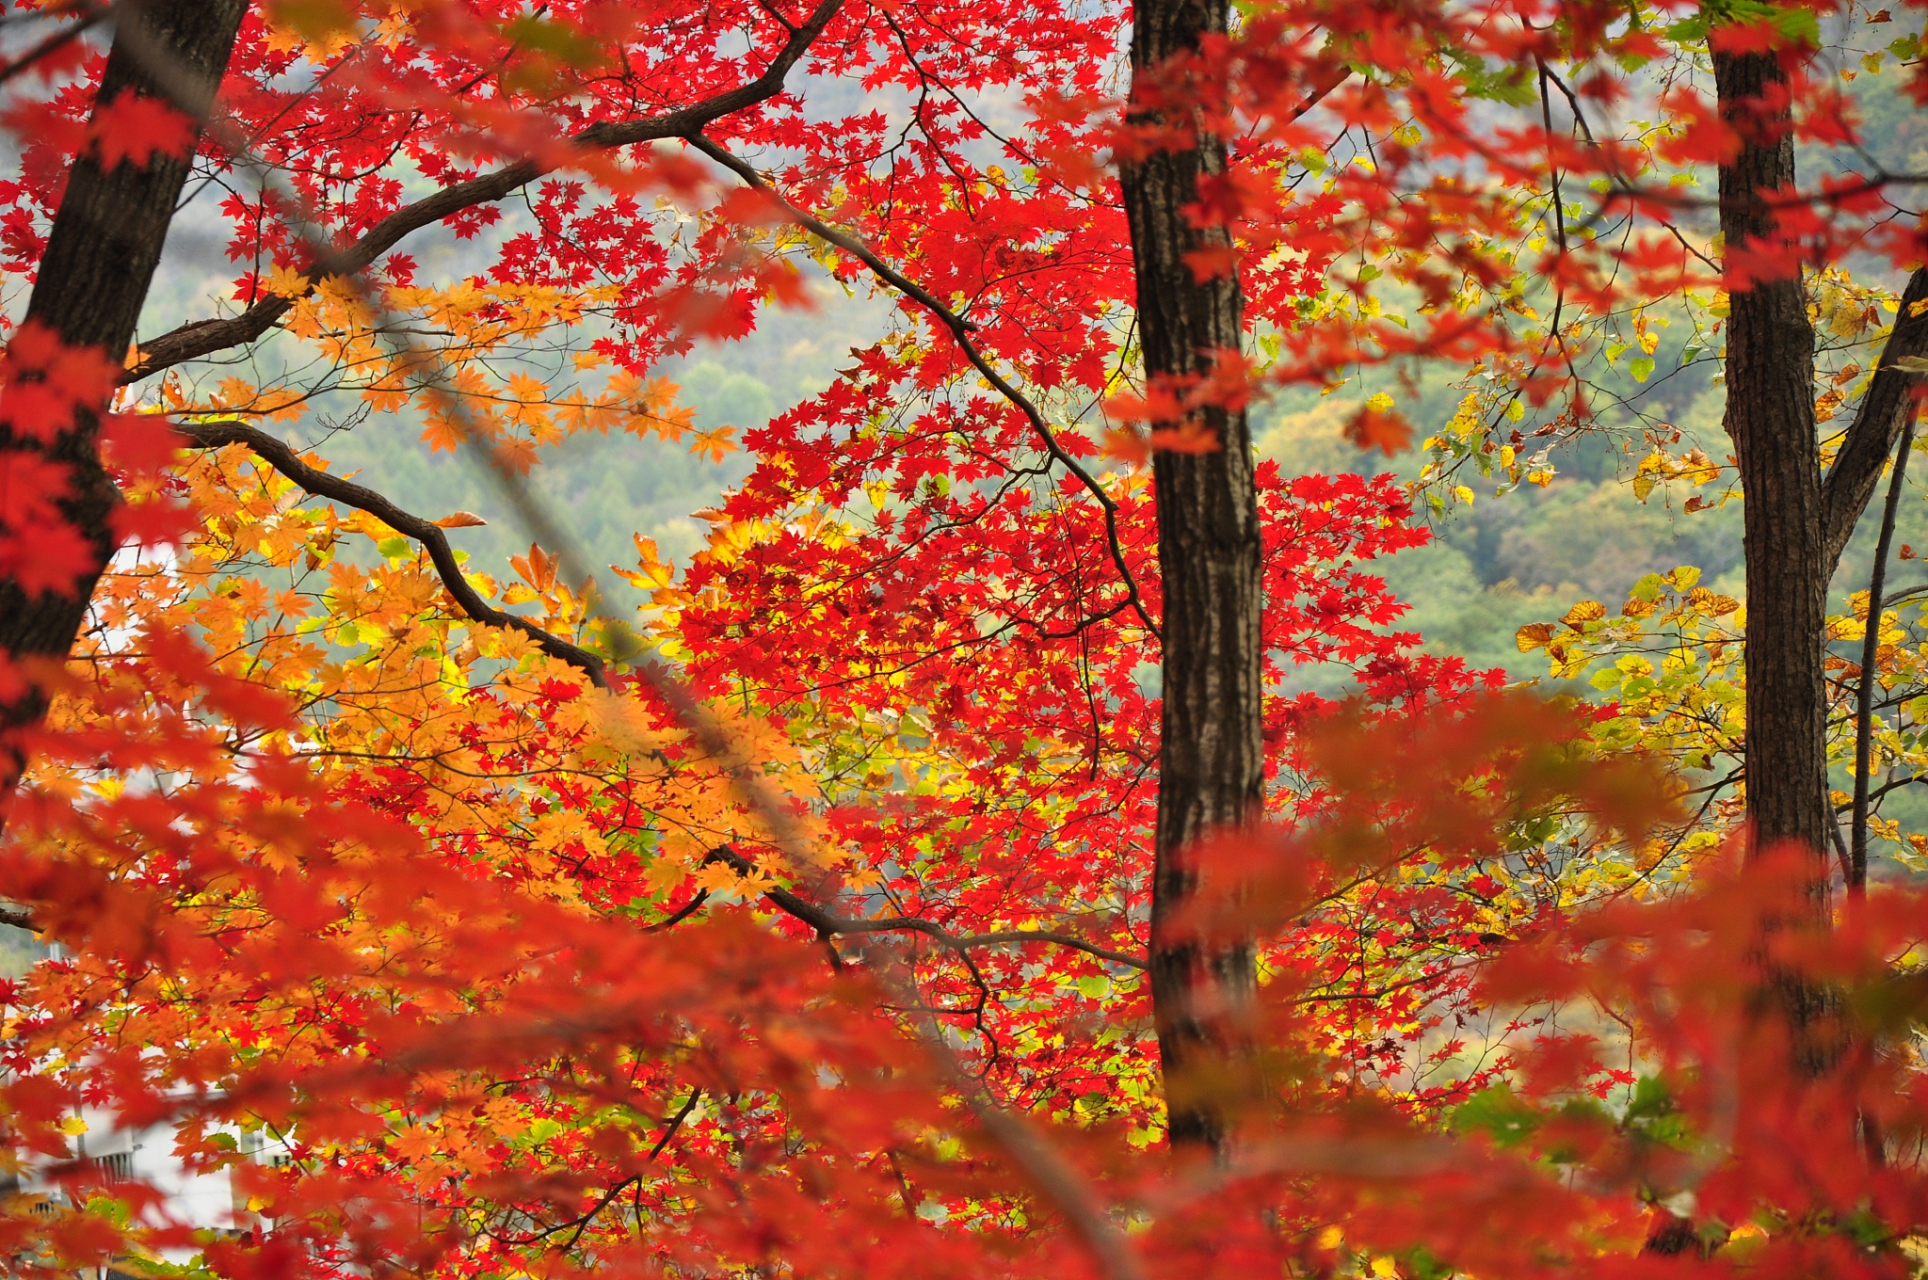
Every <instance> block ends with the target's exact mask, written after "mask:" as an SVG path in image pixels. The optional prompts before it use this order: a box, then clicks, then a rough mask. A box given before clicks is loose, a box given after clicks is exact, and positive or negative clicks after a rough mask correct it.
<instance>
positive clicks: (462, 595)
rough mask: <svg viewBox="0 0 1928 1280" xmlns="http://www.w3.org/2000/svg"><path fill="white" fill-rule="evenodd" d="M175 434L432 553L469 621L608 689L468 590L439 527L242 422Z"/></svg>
mask: <svg viewBox="0 0 1928 1280" xmlns="http://www.w3.org/2000/svg"><path fill="white" fill-rule="evenodd" d="M174 429H175V430H176V431H178V432H180V434H181V435H183V436H185V437H187V441H188V443H189V445H190V446H191V447H193V448H196V449H218V448H220V447H221V446H223V445H230V444H239V445H246V446H247V447H248V449H249V450H250V451H252V452H253V453H254V455H255V456H256V457H258V458H260V459H261V460H262V461H263V462H266V463H267V464H268V465H269V466H271V467H273V468H274V469H275V470H276V471H279V472H280V473H281V474H282V475H284V476H286V477H288V479H290V480H292V481H294V482H295V483H296V484H298V485H300V486H301V487H302V488H304V489H306V490H307V491H308V492H309V493H312V494H314V495H315V496H316V497H318V498H330V499H333V500H334V501H336V502H341V503H345V504H347V505H348V506H351V507H354V508H355V509H356V510H358V511H366V512H367V513H368V514H369V515H371V516H374V517H375V518H376V519H377V520H380V521H381V522H382V523H383V524H385V525H387V526H388V527H389V528H391V529H393V530H394V531H395V532H397V533H399V534H402V535H404V536H406V537H410V538H413V539H415V540H416V541H417V542H419V543H421V544H422V546H423V547H424V548H425V549H426V550H427V551H428V557H429V559H430V561H432V562H433V563H434V565H435V570H436V572H437V573H438V574H440V575H441V578H442V585H443V587H445V588H446V589H447V591H448V593H449V595H450V597H451V598H453V599H454V601H455V603H456V605H457V607H459V608H460V609H461V610H462V612H463V613H464V614H466V615H468V617H469V619H470V620H471V621H473V622H480V623H484V624H486V625H488V626H491V627H502V628H505V629H508V630H511V631H520V632H521V633H522V634H523V635H526V636H528V637H529V638H530V639H531V640H533V641H535V642H536V646H537V647H538V648H540V649H541V650H542V651H543V652H544V653H546V654H548V655H549V656H550V657H552V658H556V659H559V660H560V661H563V662H566V663H568V664H569V665H570V666H573V667H575V668H577V669H578V670H580V671H581V672H582V673H583V674H584V675H586V676H588V677H589V681H590V683H591V684H593V685H595V686H596V687H597V688H599V689H606V688H608V687H609V681H608V678H607V676H606V675H605V674H604V671H603V660H602V659H601V658H599V657H597V656H596V655H595V654H593V653H591V652H589V651H588V650H587V649H584V648H581V647H580V646H577V645H573V644H570V643H569V642H568V641H567V640H564V639H562V638H561V637H559V636H557V635H556V634H554V633H553V632H551V631H547V630H545V629H543V628H542V627H539V626H537V625H536V624H535V623H533V622H531V621H529V620H528V619H527V618H519V617H517V616H516V615H515V614H513V613H505V612H503V611H502V610H501V609H497V608H495V607H494V606H492V605H490V604H489V603H488V601H486V600H484V599H483V598H482V596H481V594H480V593H478V592H477V591H476V589H475V588H474V587H473V586H471V585H469V580H468V578H467V577H465V576H464V575H463V573H462V566H461V565H459V564H457V563H456V561H455V552H454V550H453V549H452V548H451V547H450V546H449V540H448V535H447V534H445V533H443V532H442V529H441V526H439V525H437V524H435V523H434V522H433V521H429V520H424V519H422V518H421V517H420V516H415V515H410V514H409V513H408V512H406V511H403V510H402V509H401V508H400V507H398V506H396V505H395V504H394V503H392V502H390V501H389V500H388V499H387V498H385V497H383V496H382V495H381V494H379V493H376V492H375V491H374V490H373V489H370V488H367V487H365V486H363V485H359V484H356V483H354V482H353V481H352V480H344V479H342V478H341V477H340V476H336V475H330V474H329V473H328V472H326V471H323V470H321V469H320V468H318V467H311V466H309V465H308V464H307V463H305V462H303V461H302V460H301V457H300V455H299V454H297V453H296V452H295V451H294V450H293V449H291V448H289V447H288V446H287V445H286V444H284V443H282V442H281V441H279V440H277V439H275V438H274V437H273V436H271V435H269V434H268V433H267V432H265V431H261V430H258V429H256V428H254V427H251V426H248V425H247V424H246V423H244V422H190V423H176V424H175V427H174Z"/></svg>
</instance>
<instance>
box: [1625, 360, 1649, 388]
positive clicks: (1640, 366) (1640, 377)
mask: <svg viewBox="0 0 1928 1280" xmlns="http://www.w3.org/2000/svg"><path fill="white" fill-rule="evenodd" d="M1653 371H1654V358H1653V357H1652V356H1635V357H1634V358H1633V359H1631V360H1629V361H1628V362H1627V372H1628V373H1631V374H1632V375H1633V380H1634V381H1635V382H1645V381H1646V380H1647V376H1648V375H1649V374H1651V373H1652V372H1653Z"/></svg>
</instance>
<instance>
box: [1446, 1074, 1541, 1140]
mask: <svg viewBox="0 0 1928 1280" xmlns="http://www.w3.org/2000/svg"><path fill="white" fill-rule="evenodd" d="M1545 1121H1546V1117H1545V1116H1543V1115H1541V1114H1540V1113H1539V1112H1538V1111H1536V1110H1534V1109H1533V1108H1532V1107H1530V1106H1528V1105H1527V1104H1526V1103H1525V1102H1522V1101H1521V1100H1520V1099H1519V1098H1518V1097H1516V1096H1514V1093H1513V1091H1512V1090H1511V1089H1509V1088H1507V1087H1506V1086H1505V1085H1503V1084H1499V1085H1494V1086H1493V1087H1492V1088H1490V1089H1482V1090H1481V1091H1480V1092H1478V1093H1476V1094H1474V1095H1473V1096H1472V1097H1470V1098H1468V1099H1467V1100H1466V1101H1464V1102H1462V1103H1460V1104H1459V1106H1457V1107H1455V1108H1453V1113H1452V1115H1451V1116H1449V1117H1448V1118H1447V1124H1449V1125H1450V1126H1451V1127H1452V1128H1453V1129H1455V1130H1456V1131H1458V1132H1460V1133H1484V1134H1486V1135H1487V1136H1488V1137H1490V1138H1491V1139H1492V1140H1493V1145H1494V1146H1496V1147H1514V1146H1518V1145H1519V1144H1520V1143H1522V1142H1525V1141H1526V1140H1527V1139H1528V1138H1530V1137H1532V1136H1533V1132H1534V1130H1536V1129H1538V1128H1539V1127H1540V1126H1541V1125H1542V1124H1543V1123H1545Z"/></svg>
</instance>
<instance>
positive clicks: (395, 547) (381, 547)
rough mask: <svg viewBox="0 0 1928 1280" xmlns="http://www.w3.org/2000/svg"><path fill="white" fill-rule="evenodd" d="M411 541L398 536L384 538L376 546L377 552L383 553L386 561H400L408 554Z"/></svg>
mask: <svg viewBox="0 0 1928 1280" xmlns="http://www.w3.org/2000/svg"><path fill="white" fill-rule="evenodd" d="M408 548H409V541H408V539H407V538H404V537H402V536H400V535H399V534H397V535H396V536H395V537H393V538H383V539H382V540H381V541H380V542H377V543H376V544H375V550H377V551H379V552H381V553H382V559H384V560H400V559H401V558H402V557H403V556H405V555H407V554H408Z"/></svg>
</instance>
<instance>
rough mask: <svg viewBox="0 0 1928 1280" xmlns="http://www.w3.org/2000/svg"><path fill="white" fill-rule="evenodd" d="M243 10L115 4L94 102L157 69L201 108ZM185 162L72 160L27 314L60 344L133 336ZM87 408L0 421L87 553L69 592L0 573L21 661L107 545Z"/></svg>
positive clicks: (59, 626)
mask: <svg viewBox="0 0 1928 1280" xmlns="http://www.w3.org/2000/svg"><path fill="white" fill-rule="evenodd" d="M246 11H247V0H149V3H146V4H133V5H129V6H127V7H126V8H125V9H124V10H123V12H122V16H121V18H120V24H121V28H122V29H121V30H119V31H117V33H116V36H115V39H114V47H113V50H112V52H111V53H110V54H109V55H108V59H107V68H106V71H105V73H104V74H103V76H102V78H101V83H100V89H99V92H98V94H97V95H96V97H95V103H96V107H97V108H98V106H100V105H104V104H106V103H109V102H112V101H113V100H114V99H115V98H116V97H118V96H119V95H120V94H121V93H124V92H131V93H137V94H140V95H141V96H143V97H153V98H163V99H166V98H169V97H170V95H169V94H168V93H167V92H166V91H165V90H164V89H163V88H162V82H163V78H165V80H166V82H167V84H168V86H169V87H170V88H172V89H174V90H175V92H176V93H177V94H180V95H182V96H186V94H188V93H193V94H196V95H198V100H189V101H185V102H181V103H177V104H176V105H179V106H183V107H186V108H188V109H190V110H192V111H194V112H195V113H196V114H197V115H198V114H201V113H204V112H205V110H206V108H207V104H208V103H209V102H211V101H212V99H213V97H214V92H215V89H216V88H217V87H218V86H219V84H220V82H221V77H222V76H223V75H224V74H226V71H227V65H228V58H229V56H230V54H231V53H232V52H233V50H234V41H235V35H236V33H237V32H238V31H239V29H240V26H241V17H242V15H243V14H244V13H245V12H246ZM135 50H139V51H140V56H136V54H135V52H134V51H135ZM160 60H165V64H166V65H168V66H169V70H168V71H167V73H166V74H165V77H162V76H156V75H155V74H154V73H153V72H152V71H151V70H150V69H149V66H148V64H149V63H150V62H155V61H160ZM188 167H189V162H188V160H187V159H186V158H183V157H177V156H171V155H167V154H165V153H163V152H159V151H156V152H155V153H154V154H153V157H152V159H151V162H150V163H149V164H147V165H146V166H144V167H143V166H136V165H133V164H130V163H128V162H127V161H125V160H123V161H122V162H120V163H119V164H117V165H115V166H114V168H113V169H111V170H108V171H106V172H102V170H101V167H100V165H99V163H98V162H97V161H96V159H95V158H94V156H93V155H92V154H91V153H89V154H85V155H82V156H81V157H80V158H79V159H77V160H76V161H75V163H74V166H73V171H72V174H71V175H70V177H69V178H68V182H67V190H66V193H65V195H64V196H63V197H62V198H61V202H60V209H59V211H58V212H57V213H56V214H55V216H54V224H53V229H52V231H51V232H50V234H49V235H48V238H47V252H46V254H45V256H44V257H43V258H42V259H41V262H40V272H39V277H38V279H37V280H36V282H35V284H34V290H33V297H32V298H31V299H30V300H29V302H28V304H27V319H28V320H30V321H38V322H39V323H40V324H42V325H44V326H46V327H47V328H48V329H50V330H52V331H53V332H54V333H55V334H56V335H57V336H58V337H59V338H60V339H61V341H63V342H65V343H66V344H68V345H69V346H91V347H101V348H104V349H105V350H106V352H107V354H108V356H109V357H111V358H112V359H113V360H114V361H115V362H116V363H117V364H118V363H119V361H120V359H121V358H122V356H124V355H125V354H126V352H127V347H128V344H129V343H130V342H132V341H133V338H134V326H135V323H136V322H137V321H138V320H139V318H140V312H141V304H142V303H143V302H144V301H145V300H146V298H147V288H148V285H149V283H150V282H151V281H152V280H153V278H154V268H155V266H156V264H157V263H159V261H160V257H161V245H162V242H163V241H164V240H165V239H166V238H167V228H168V224H169V223H170V222H171V221H172V220H173V217H174V206H175V203H176V201H178V200H179V199H180V195H181V188H182V185H183V183H184V182H185V181H186V179H187V174H188ZM92 409H93V411H92V412H88V411H83V412H82V413H81V414H80V415H79V420H78V421H76V422H75V423H74V425H73V427H72V428H71V429H70V430H67V431H64V432H62V433H61V434H60V435H58V436H57V437H56V438H55V439H54V441H53V443H52V444H51V445H47V446H43V445H41V444H40V443H38V442H36V441H33V440H22V439H16V438H14V437H13V436H12V435H11V434H8V433H6V432H5V431H4V429H3V428H0V451H19V452H26V451H39V450H41V449H43V448H44V449H45V451H46V454H47V456H49V457H51V458H53V459H55V460H58V461H60V462H64V463H66V464H67V465H68V466H69V467H70V468H71V476H72V490H71V493H70V496H69V497H68V498H67V499H66V500H65V501H63V502H62V503H61V504H60V506H61V510H62V511H63V512H64V513H65V514H66V517H67V519H68V520H69V521H70V522H72V524H73V526H74V527H75V528H76V529H77V530H79V531H80V533H81V534H82V535H83V536H84V537H85V538H86V540H87V542H88V543H89V545H90V547H91V549H92V552H93V567H92V571H91V572H90V573H89V574H87V575H86V577H85V578H84V580H83V581H82V582H81V583H79V584H78V586H77V588H76V590H75V591H74V593H73V594H72V595H57V594H54V593H52V592H43V593H40V594H38V595H35V596H29V595H27V594H26V593H25V592H24V591H22V590H21V588H20V585H19V583H17V582H16V581H14V580H12V579H0V652H5V653H8V654H12V655H14V656H16V657H27V658H35V657H39V658H59V657H63V656H65V655H66V654H67V652H68V651H69V650H70V649H71V648H72V647H73V643H74V637H75V635H76V633H77V632H78V630H79V628H80V623H81V619H82V618H83V617H84V615H85V613H86V609H87V600H88V597H89V595H90V594H91V593H92V591H93V586H94V583H95V582H96V581H98V580H99V576H100V573H101V571H102V570H103V569H105V568H106V566H107V561H108V558H109V557H110V556H111V555H112V554H113V552H114V536H113V531H112V528H111V524H110V517H111V514H112V511H113V508H114V504H115V502H116V501H117V499H118V495H117V493H116V492H115V490H114V485H113V482H112V481H111V480H110V479H109V478H108V476H107V474H106V472H105V471H104V470H102V468H101V463H100V451H99V448H98V441H97V435H98V428H99V423H98V418H97V416H96V415H97V413H98V412H99V411H103V410H105V409H106V405H104V404H103V405H98V406H93V407H92ZM45 710H46V700H45V697H44V696H43V695H42V694H41V692H40V691H39V690H37V689H35V690H32V691H31V692H29V693H28V694H27V695H26V696H24V697H22V698H19V699H17V700H15V701H13V702H11V703H6V704H4V705H0V733H6V734H8V735H11V733H12V731H14V730H18V729H19V728H21V727H23V726H26V725H31V724H33V723H34V722H36V721H38V720H39V718H40V716H41V715H42V714H43V713H44V712H45ZM24 763H25V762H24V759H23V758H22V754H21V752H20V750H19V748H18V747H17V746H13V745H9V746H8V748H7V751H6V754H5V756H4V757H3V758H0V790H10V789H11V787H12V785H13V783H14V782H15V781H17V780H18V779H19V776H20V773H21V771H22V769H23V767H24Z"/></svg>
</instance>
